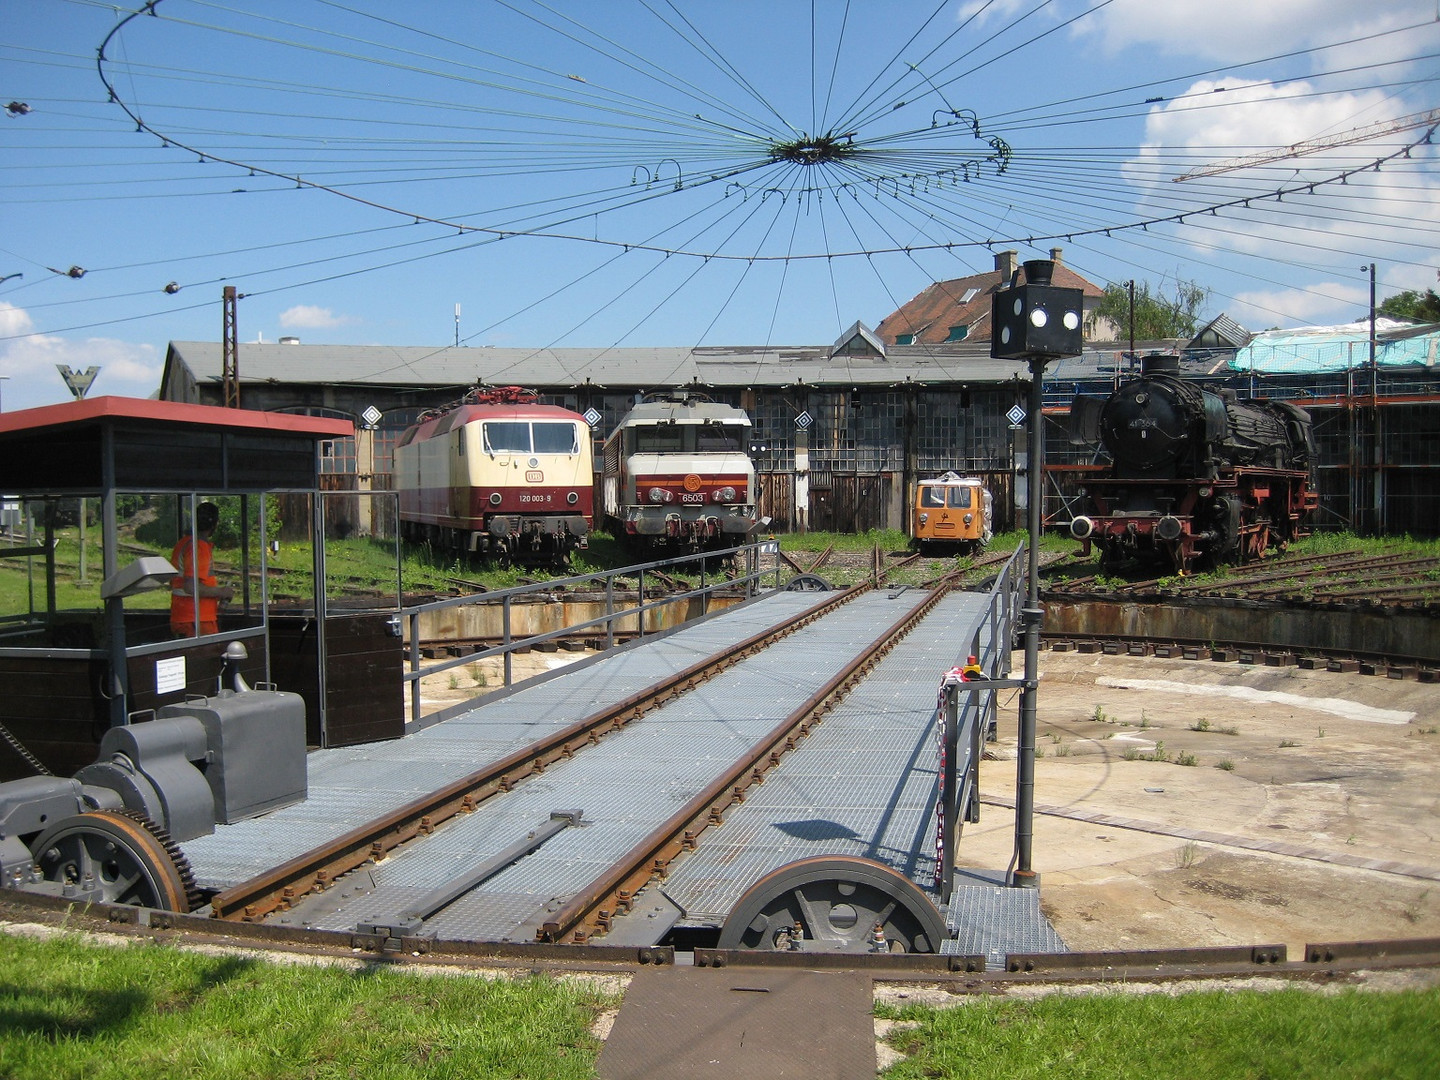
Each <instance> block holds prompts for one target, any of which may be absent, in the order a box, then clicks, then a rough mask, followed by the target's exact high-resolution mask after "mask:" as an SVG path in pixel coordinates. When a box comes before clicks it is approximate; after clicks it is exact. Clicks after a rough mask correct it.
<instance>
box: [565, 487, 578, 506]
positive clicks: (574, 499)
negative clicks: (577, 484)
mask: <svg viewBox="0 0 1440 1080" xmlns="http://www.w3.org/2000/svg"><path fill="white" fill-rule="evenodd" d="M565 501H566V502H567V503H569V504H570V505H571V506H574V505H575V504H576V503H578V502H579V501H580V494H579V492H576V491H572V492H570V494H569V495H566V496H565Z"/></svg>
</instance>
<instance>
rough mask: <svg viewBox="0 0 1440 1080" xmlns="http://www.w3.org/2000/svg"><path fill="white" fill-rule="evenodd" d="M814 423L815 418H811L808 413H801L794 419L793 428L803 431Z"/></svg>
mask: <svg viewBox="0 0 1440 1080" xmlns="http://www.w3.org/2000/svg"><path fill="white" fill-rule="evenodd" d="M814 422H815V418H814V417H813V416H811V415H810V414H809V413H808V412H802V413H801V414H800V415H799V416H797V417H795V426H796V427H798V428H799V429H800V430H801V431H804V430H805V429H806V428H808V427H809V426H810V425H811V424H813V423H814Z"/></svg>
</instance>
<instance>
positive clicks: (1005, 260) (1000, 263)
mask: <svg viewBox="0 0 1440 1080" xmlns="http://www.w3.org/2000/svg"><path fill="white" fill-rule="evenodd" d="M1017 254H1018V253H1017V252H1014V251H997V252H996V253H995V269H996V270H998V271H999V272H1000V273H1002V274H1004V275H1005V277H1007V278H1008V277H1010V276H1011V275H1012V274H1014V273H1015V259H1016V256H1017Z"/></svg>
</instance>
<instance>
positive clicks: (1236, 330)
mask: <svg viewBox="0 0 1440 1080" xmlns="http://www.w3.org/2000/svg"><path fill="white" fill-rule="evenodd" d="M1252 337H1254V335H1253V334H1251V333H1250V331H1249V330H1246V329H1245V328H1244V327H1243V326H1241V325H1240V324H1239V323H1238V322H1236V321H1235V320H1234V319H1232V318H1230V316H1229V315H1226V314H1225V313H1224V312H1223V311H1222V312H1221V313H1220V314H1219V315H1216V316H1215V318H1213V319H1211V320H1210V321H1209V322H1208V323H1206V324H1205V325H1204V326H1202V327H1201V328H1200V329H1199V331H1198V332H1197V333H1196V334H1195V336H1194V337H1193V338H1191V339H1190V344H1191V346H1193V347H1198V348H1216V347H1224V346H1227V345H1228V346H1230V347H1231V348H1235V349H1238V348H1240V346H1242V345H1245V344H1248V343H1249V341H1250V339H1251V338H1252ZM1210 338H1213V339H1214V340H1213V341H1211V340H1209V339H1210Z"/></svg>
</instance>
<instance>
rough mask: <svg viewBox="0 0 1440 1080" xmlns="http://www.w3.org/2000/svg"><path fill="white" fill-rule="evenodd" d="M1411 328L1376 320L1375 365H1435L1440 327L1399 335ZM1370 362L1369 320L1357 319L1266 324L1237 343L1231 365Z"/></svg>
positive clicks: (1292, 369) (1339, 366)
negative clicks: (1291, 326) (1303, 325)
mask: <svg viewBox="0 0 1440 1080" xmlns="http://www.w3.org/2000/svg"><path fill="white" fill-rule="evenodd" d="M1410 329H1413V328H1411V327H1409V326H1408V325H1407V324H1404V323H1396V322H1392V321H1391V320H1389V319H1384V320H1379V321H1378V322H1377V323H1376V343H1375V363H1376V366H1377V367H1429V368H1434V367H1435V364H1436V360H1437V353H1440V327H1431V328H1429V329H1428V330H1427V331H1425V332H1423V333H1418V334H1416V333H1409V334H1406V336H1403V337H1399V336H1396V335H1397V334H1399V333H1405V331H1407V330H1410ZM1369 363H1370V327H1369V324H1368V323H1354V324H1351V325H1348V326H1333V327H1310V328H1307V329H1303V330H1267V331H1265V332H1264V333H1261V334H1256V335H1255V337H1254V339H1253V340H1251V342H1250V344H1248V345H1246V346H1245V347H1244V348H1241V349H1238V350H1237V351H1236V353H1235V358H1234V359H1233V360H1231V361H1230V367H1231V369H1232V370H1234V371H1255V372H1259V373H1263V374H1269V375H1287V374H1306V373H1308V372H1316V371H1347V370H1349V369H1351V368H1360V367H1365V366H1366V365H1367V364H1369Z"/></svg>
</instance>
